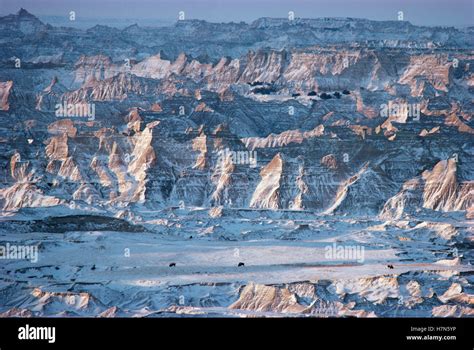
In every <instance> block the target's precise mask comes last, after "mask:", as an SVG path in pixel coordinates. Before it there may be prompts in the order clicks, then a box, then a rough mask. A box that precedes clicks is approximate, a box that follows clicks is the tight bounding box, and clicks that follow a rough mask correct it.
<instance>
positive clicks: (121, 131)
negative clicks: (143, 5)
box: [0, 9, 474, 317]
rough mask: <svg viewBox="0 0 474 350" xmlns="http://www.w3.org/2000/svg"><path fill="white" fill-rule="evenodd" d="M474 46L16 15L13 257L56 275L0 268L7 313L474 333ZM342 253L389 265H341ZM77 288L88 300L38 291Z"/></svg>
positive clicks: (9, 199) (341, 33)
mask: <svg viewBox="0 0 474 350" xmlns="http://www.w3.org/2000/svg"><path fill="white" fill-rule="evenodd" d="M472 34H473V32H472V28H466V29H457V28H448V27H420V26H414V25H412V24H410V23H409V22H406V21H370V20H364V19H351V18H346V19H345V18H339V19H334V18H322V19H297V20H295V22H292V23H289V22H288V20H286V19H273V18H261V19H258V20H256V21H254V22H252V23H220V24H216V23H208V22H205V21H198V20H186V21H178V22H177V23H176V24H175V25H172V26H168V27H162V28H144V27H143V28H142V27H140V26H139V25H137V26H131V27H127V28H124V29H117V28H108V27H104V26H96V27H93V28H90V29H88V30H81V29H77V28H63V27H62V28H59V27H55V26H51V25H46V24H44V23H42V22H41V21H40V20H39V19H38V18H36V17H35V16H34V15H32V14H30V13H28V12H27V11H26V10H23V9H22V10H20V11H19V12H18V13H17V14H12V15H8V16H5V17H1V18H0V38H2V39H1V40H2V45H0V57H1V58H0V147H1V150H2V152H1V155H0V159H1V161H2V164H3V166H2V167H1V168H0V169H1V170H0V179H1V186H0V210H1V216H2V220H1V222H0V232H1V235H0V242H3V241H5V242H6V241H10V240H18V242H30V243H31V244H33V243H35V244H36V243H38V244H41V245H42V246H43V248H42V249H43V251H42V253H41V254H42V255H41V256H43V259H44V262H45V263H44V264H41V266H37V267H34V268H31V266H27V265H25V264H26V263H25V262H24V261H22V262H21V263H20V262H15V261H13V262H9V264H7V265H2V267H0V290H1V291H2V295H3V296H2V297H0V305H1V306H0V312H1V313H2V315H4V316H8V317H9V316H13V315H20V316H29V315H66V314H68V313H71V314H77V315H99V314H100V315H102V316H104V317H105V316H114V315H119V316H120V315H127V316H130V315H142V316H144V315H149V314H154V315H158V314H161V313H165V314H166V313H168V312H171V313H178V312H181V313H194V312H197V313H199V312H203V313H212V312H215V309H212V308H213V307H218V308H219V307H220V308H221V309H219V310H221V311H222V310H224V311H222V312H223V313H225V314H231V315H242V314H245V313H247V314H252V313H254V314H261V313H264V314H266V313H270V314H281V313H288V314H298V315H303V314H305V315H319V314H320V313H321V312H320V311H321V309H325V310H326V311H327V310H328V309H331V310H332V311H330V312H334V315H337V316H347V315H355V316H359V317H369V316H394V315H396V312H399V311H400V312H402V313H403V314H404V315H412V316H418V315H421V316H427V317H428V316H432V315H433V316H451V315H455V316H466V315H472V294H473V291H472V271H471V265H469V263H470V262H471V261H472V259H473V256H472V244H473V226H472V219H473V218H474V185H473V181H474V169H473V165H472V164H474V143H473V134H474V120H473V111H474V108H473V104H472V100H473V87H474V51H473V44H472ZM197 38H199V40H197ZM110 231H116V232H115V233H116V234H117V235H115V234H114V235H111V234H110ZM12 232H23V233H24V236H22V237H17V236H12ZM35 232H36V233H38V232H39V233H41V234H42V235H44V237H43V236H41V238H40V237H39V236H34V234H35ZM58 232H60V233H62V234H63V235H64V237H63V236H61V237H58V236H57V233H58ZM130 232H133V233H134V235H135V234H136V235H137V236H133V239H132V238H131V237H130V236H127V235H126V234H127V233H130ZM144 232H145V233H144ZM119 233H120V234H119ZM27 235H31V236H27ZM55 235H56V236H55ZM147 235H154V236H153V237H154V239H155V238H156V239H158V240H159V242H160V244H158V241H153V240H151V238H149V237H148V236H147ZM149 239H150V241H149ZM168 239H170V240H172V241H173V243H169V242H168V241H166V240H168ZM22 240H25V241H22ZM61 240H63V241H61ZM130 240H132V241H133V240H136V241H137V242H142V243H143V245H138V246H135V245H134V243H133V242H132V241H130ZM162 240H163V241H166V242H168V243H169V244H170V245H169V246H168V245H167V244H168V243H166V244H164V245H163V244H161V242H162ZM145 242H146V243H145ZM175 242H178V243H179V244H178V243H175ZM255 242H261V244H260V243H258V244H257V243H255ZM282 242H283V243H282ZM334 242H336V243H338V244H343V245H348V246H363V247H365V248H366V250H365V254H367V255H370V254H372V251H373V254H374V255H373V256H371V257H370V258H369V257H368V256H367V257H366V260H365V262H362V263H361V262H357V261H354V259H351V258H350V257H349V258H344V259H342V260H341V261H339V260H338V261H332V260H331V259H329V258H327V257H324V247H325V246H326V245H328V244H329V245H330V244H332V243H334ZM191 243H192V244H191ZM175 244H176V245H175ZM207 244H210V245H211V246H208V245H207ZM255 244H257V245H255ZM282 244H284V245H285V247H286V250H284V249H282ZM212 245H214V246H212ZM78 246H80V247H81V249H88V250H87V251H88V252H91V251H92V252H94V254H90V256H89V253H87V254H86V257H83V256H81V255H80V254H76V253H75V249H77V247H78ZM124 246H125V247H129V246H134V247H135V248H136V249H137V250H138V252H139V253H137V254H139V255H140V257H141V258H140V259H137V260H133V259H135V258H131V260H130V261H126V262H124V261H123V260H120V258H117V257H118V256H120V257H121V256H122V250H123V247H124ZM163 246H166V247H168V248H169V251H166V250H165V251H159V253H156V250H160V249H164V248H163ZM75 247H76V248H75ZM117 247H121V248H120V249H119V248H117ZM55 249H57V251H56V250H55ZM62 249H64V250H62ZM149 249H150V250H149ZM200 249H201V250H200ZM119 251H120V252H119ZM183 251H185V253H183ZM65 252H70V257H71V260H70V262H68V263H64V261H60V260H61V259H66V257H67V258H69V255H68V253H65ZM132 252H133V249H132ZM222 252H225V253H222ZM157 254H158V255H157ZM183 254H184V255H183ZM132 255H133V254H132ZM55 256H57V257H58V258H55ZM100 257H102V258H103V259H105V258H107V259H105V260H107V262H106V261H105V260H100V259H99V258H100ZM145 257H146V258H145ZM163 257H167V259H169V260H170V261H171V260H173V261H177V266H176V269H174V270H173V272H168V270H166V271H165V270H163V266H168V264H169V261H165V260H162V259H164V258H163ZM84 258H87V259H89V261H94V263H93V264H94V267H95V269H94V270H87V269H88V268H92V266H88V267H84V266H86V265H87V264H88V262H84V261H83V260H81V259H84ZM148 259H149V260H148ZM180 259H181V260H180ZM455 259H458V260H455ZM68 261H69V260H68ZM439 261H444V262H445V263H443V264H441V263H440V264H436V262H439ZM446 261H456V264H449V263H448V264H446ZM239 262H245V267H239V269H237V264H238V263H239ZM46 263H47V264H46ZM387 263H392V264H395V265H396V266H397V265H399V266H398V267H397V268H396V269H395V270H394V271H392V270H390V271H389V270H386V265H387ZM58 264H59V265H61V266H63V265H64V268H62V267H60V268H59V269H58V270H55V269H53V268H50V267H48V266H55V265H58ZM141 264H142V265H141ZM148 264H149V265H148ZM43 265H44V266H43ZM334 266H335V267H334ZM132 268H134V269H135V268H136V274H132V273H130V271H131V270H128V269H132ZM86 270H87V271H86ZM91 271H96V272H98V271H100V274H96V272H91ZM150 271H152V273H150ZM330 271H331V272H330ZM469 271H471V272H469ZM23 273H26V274H27V276H30V277H31V279H30V280H29V281H30V284H29V286H31V287H32V288H30V289H28V288H29V287H28V288H26V287H25V286H24V284H22V283H23V282H24V278H23V277H22V276H23ZM25 276H26V275H25ZM46 276H52V277H46ZM206 276H207V277H206ZM354 276H355V277H354ZM30 277H28V278H30ZM200 278H201V279H203V278H205V279H206V281H201V280H200ZM50 279H51V280H50ZM73 279H74V280H79V281H81V282H84V285H88V286H89V285H94V286H95V287H91V288H90V289H88V287H84V289H83V290H82V289H81V290H74V291H70V292H71V293H70V294H67V291H64V293H63V292H57V291H52V290H51V291H49V290H47V288H46V290H40V289H35V288H36V287H38V288H40V287H43V286H46V287H47V285H48V284H49V283H53V284H54V283H56V282H57V283H62V282H64V281H72V280H73ZM45 280H48V282H45ZM163 280H164V281H166V283H168V284H167V285H166V287H163V285H162V284H161V282H160V281H163ZM110 281H119V282H117V284H114V283H112V284H110V285H109V282H110ZM304 281H312V282H311V283H310V282H308V285H304V286H303V287H302V286H301V285H299V284H298V283H303V282H304ZM252 282H255V283H252ZM106 285H107V287H106ZM131 285H133V286H134V288H136V289H134V288H132V289H133V291H132V292H130V293H131V294H127V295H125V294H121V293H122V292H123V291H124V290H125V289H126V288H125V287H124V286H131ZM187 285H189V286H188V287H186V286H187ZM450 285H454V287H452V288H450ZM74 286H76V284H74ZM96 287H97V288H98V289H99V290H101V291H102V292H103V293H102V292H97V294H96V290H95V289H94V288H96ZM460 287H462V289H460ZM74 288H76V287H74ZM142 288H143V289H142ZM147 288H150V289H147ZM448 288H449V290H448ZM7 289H8V292H5V291H6V290H7ZM299 289H303V290H305V291H306V292H305V293H306V294H305V293H300V292H298V291H297V290H299ZM310 289H314V290H315V291H314V292H313V293H312V294H311V293H310V295H309V294H307V293H308V292H307V290H310ZM128 291H129V290H128ZM135 292H136V293H135ZM74 293H75V294H74ZM78 293H79V294H78ZM81 293H87V294H81ZM127 293H128V292H127ZM154 293H157V295H159V296H160V299H159V300H158V299H154V298H153V295H154ZM101 295H102V296H104V298H101V297H100V296H101ZM120 295H121V296H120ZM177 295H178V296H179V295H183V297H184V300H185V301H184V304H180V303H179V298H177V297H176V296H177ZM9 296H11V297H9ZM72 297H75V298H77V300H75V302H74V303H70V304H69V303H68V302H67V300H69V298H72ZM121 298H123V300H122V299H121ZM127 298H130V299H131V300H132V301H131V302H130V304H127V302H128V299H127ZM19 300H23V302H18V303H16V302H15V301H19ZM45 300H47V301H48V302H45ZM52 304H54V305H52ZM92 304H93V307H92V306H91V305H92ZM127 305H129V306H127ZM141 305H146V307H147V311H146V312H145V311H143V309H142V308H141ZM206 308H211V309H212V310H211V309H206ZM202 310H205V311H202ZM213 310H214V311H213ZM395 310H397V311H395ZM63 312H65V313H66V314H65V313H63Z"/></svg>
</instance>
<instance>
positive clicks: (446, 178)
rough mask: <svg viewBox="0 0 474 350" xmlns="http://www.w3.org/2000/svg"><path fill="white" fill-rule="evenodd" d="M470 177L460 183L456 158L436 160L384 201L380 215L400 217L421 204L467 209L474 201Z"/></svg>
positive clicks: (418, 207)
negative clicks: (434, 163) (435, 162)
mask: <svg viewBox="0 0 474 350" xmlns="http://www.w3.org/2000/svg"><path fill="white" fill-rule="evenodd" d="M472 186H473V185H472V181H468V182H464V183H459V181H458V179H457V163H456V160H455V159H453V158H450V159H448V160H442V161H440V162H438V163H437V164H436V165H435V166H434V167H433V169H432V170H425V171H424V172H423V173H422V174H421V175H420V176H419V177H416V178H414V179H411V180H409V181H407V182H406V183H405V184H404V185H403V188H402V190H401V191H400V192H399V193H398V194H396V195H395V196H394V197H392V198H390V199H389V200H388V201H387V203H386V204H385V205H384V207H383V209H382V211H381V213H380V217H381V218H383V219H400V218H401V217H402V216H403V215H405V214H416V212H417V211H420V210H421V209H422V208H426V209H432V210H435V211H443V212H449V211H469V210H472V206H473V203H474V193H473V187H472Z"/></svg>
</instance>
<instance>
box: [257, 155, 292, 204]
mask: <svg viewBox="0 0 474 350" xmlns="http://www.w3.org/2000/svg"><path fill="white" fill-rule="evenodd" d="M283 167H284V161H283V159H282V156H281V154H279V153H278V154H277V155H275V157H273V159H272V161H271V162H270V163H268V164H267V165H266V166H265V167H264V168H263V169H262V171H260V176H261V178H262V179H261V181H260V183H259V184H258V186H257V188H256V189H255V192H254V193H253V195H252V199H251V201H250V207H252V208H266V209H280V208H281V181H282V175H283Z"/></svg>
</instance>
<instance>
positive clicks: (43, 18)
mask: <svg viewBox="0 0 474 350" xmlns="http://www.w3.org/2000/svg"><path fill="white" fill-rule="evenodd" d="M21 10H25V11H26V12H28V13H29V14H31V15H33V16H35V17H36V18H38V19H39V20H41V21H42V22H46V21H47V20H48V19H61V18H64V22H68V23H69V22H71V24H73V22H76V21H70V20H69V19H68V15H69V13H66V14H65V15H57V14H56V15H55V14H45V15H37V14H35V13H33V12H30V11H28V10H27V9H25V8H23V7H22V8H19V9H18V11H17V12H15V13H8V14H5V13H1V12H0V18H2V17H6V16H11V15H18V13H19V12H20V11H21ZM81 18H83V19H85V20H87V21H88V22H92V21H96V20H97V21H100V20H109V21H113V20H121V21H134V20H143V21H161V22H163V24H177V23H179V22H192V21H201V22H206V23H211V24H242V23H244V24H247V25H251V24H253V23H254V22H256V21H258V20H261V19H272V20H281V21H290V20H289V19H288V18H286V17H271V16H262V17H257V18H255V19H253V20H251V21H248V20H231V21H212V20H208V19H202V18H186V19H182V20H180V19H178V18H177V16H176V17H175V18H169V17H142V18H140V17H123V16H119V17H98V16H81ZM324 19H336V20H358V21H371V22H405V23H408V24H410V25H412V26H416V27H427V28H437V27H441V28H457V29H459V28H470V27H473V26H474V24H469V25H468V24H465V25H453V24H436V25H428V24H414V23H412V22H411V21H410V20H397V19H371V18H365V17H352V16H323V17H295V18H294V21H297V20H302V21H305V20H324ZM76 23H78V22H76ZM46 24H50V25H53V26H54V25H55V24H54V23H48V22H46ZM89 24H90V23H89ZM163 24H162V25H157V27H162V26H163ZM96 25H104V26H107V27H110V28H117V27H114V26H110V25H106V24H101V23H99V22H98V23H95V24H94V25H93V26H92V27H89V28H93V27H94V26H96ZM133 25H137V26H140V25H139V23H133V24H130V25H127V27H128V26H133ZM122 26H123V25H122ZM74 27H77V26H74V25H72V26H71V28H74ZM146 27H149V25H147V26H146Z"/></svg>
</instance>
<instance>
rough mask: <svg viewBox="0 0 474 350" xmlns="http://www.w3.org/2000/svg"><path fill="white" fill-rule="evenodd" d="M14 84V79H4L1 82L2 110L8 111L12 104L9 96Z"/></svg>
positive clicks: (0, 97) (0, 99) (0, 98)
mask: <svg viewBox="0 0 474 350" xmlns="http://www.w3.org/2000/svg"><path fill="white" fill-rule="evenodd" d="M12 86H13V81H2V82H0V110H1V111H8V109H9V108H10V104H9V102H8V98H9V97H10V91H11V89H12Z"/></svg>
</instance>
